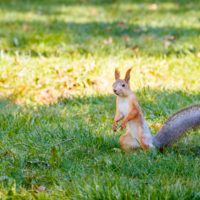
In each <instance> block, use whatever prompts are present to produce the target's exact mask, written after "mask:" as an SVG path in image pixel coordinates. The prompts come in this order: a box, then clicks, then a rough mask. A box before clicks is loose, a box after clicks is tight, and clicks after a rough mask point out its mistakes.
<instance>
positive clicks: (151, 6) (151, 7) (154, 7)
mask: <svg viewBox="0 0 200 200" xmlns="http://www.w3.org/2000/svg"><path fill="white" fill-rule="evenodd" d="M157 9H158V6H157V4H155V3H154V4H151V5H149V6H148V10H157Z"/></svg>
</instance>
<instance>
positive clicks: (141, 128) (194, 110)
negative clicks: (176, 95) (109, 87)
mask: <svg viewBox="0 0 200 200" xmlns="http://www.w3.org/2000/svg"><path fill="white" fill-rule="evenodd" d="M130 72H131V68H130V69H128V71H127V72H126V75H125V79H120V73H119V71H118V70H117V69H116V70H115V82H114V84H113V92H114V93H115V95H117V100H116V114H115V118H114V121H113V126H112V127H113V131H114V132H115V131H116V129H117V122H119V121H120V120H122V119H123V121H122V123H121V125H120V129H121V131H123V129H124V128H125V127H126V126H127V132H126V133H125V134H124V135H122V136H121V137H120V139H119V141H120V145H121V147H122V149H123V150H124V151H131V150H133V149H137V148H140V147H142V149H144V150H149V149H150V148H155V147H156V148H159V149H163V148H164V147H167V146H169V145H171V144H172V143H173V142H174V141H176V140H177V139H178V138H179V137H180V136H182V135H184V134H185V133H186V132H187V131H188V130H190V129H193V128H196V127H199V126H200V105H193V106H190V107H187V108H185V109H182V110H180V111H178V112H177V113H175V114H174V115H173V116H172V117H170V118H169V119H168V120H167V121H166V122H165V123H164V125H163V126H162V128H161V129H160V130H159V131H158V132H157V134H156V135H154V136H152V135H151V132H150V130H149V127H148V124H147V122H146V121H145V119H144V116H143V114H142V110H141V108H140V106H139V104H138V102H137V97H136V95H135V94H134V93H133V92H132V91H131V89H130V84H129V80H130Z"/></svg>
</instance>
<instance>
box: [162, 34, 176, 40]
mask: <svg viewBox="0 0 200 200" xmlns="http://www.w3.org/2000/svg"><path fill="white" fill-rule="evenodd" d="M176 38H177V36H176V35H174V36H173V35H165V39H166V40H170V41H173V40H175V39H176Z"/></svg>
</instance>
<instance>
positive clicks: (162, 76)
mask: <svg viewBox="0 0 200 200" xmlns="http://www.w3.org/2000/svg"><path fill="white" fill-rule="evenodd" d="M153 3H155V2H153V1H143V2H141V1H128V0H127V1H121V0H119V1H112V0H109V1H103V0H102V1H95V0H88V1H84V0H81V1H76V0H73V1H67V0H66V1H64V0H58V1H53V0H48V1H47V0H42V1H38V0H34V1H29V0H28V1H23V0H17V1H16V0H12V1H6V0H0V27H1V29H0V66H1V67H0V97H1V100H0V139H1V140H0V141H1V147H0V159H1V164H0V183H1V185H0V188H1V189H0V198H2V199H30V198H33V199H120V200H121V199H199V198H200V193H199V188H200V184H199V182H200V181H199V172H200V168H199V161H200V160H199V154H200V150H199V145H200V144H199V143H200V137H199V134H198V133H199V131H198V130H196V131H194V132H192V133H191V134H190V135H189V136H187V137H184V138H183V139H182V140H180V142H178V143H176V144H174V145H173V147H171V148H168V149H167V150H166V151H164V152H163V153H160V152H159V151H157V150H151V151H148V152H145V151H142V150H137V151H134V152H132V153H130V154H127V153H124V152H123V151H122V149H121V147H120V145H119V140H118V138H119V137H120V135H121V134H122V133H121V132H120V131H118V132H117V133H116V134H115V135H113V133H112V128H111V124H112V119H113V117H114V113H115V98H116V97H115V96H114V95H112V94H111V89H112V87H111V86H112V82H113V81H114V74H113V72H114V69H115V68H116V67H117V68H119V69H120V71H121V72H122V75H124V72H125V71H126V69H127V68H129V67H133V70H132V72H131V88H132V89H133V90H134V92H135V93H136V94H137V96H138V101H139V103H140V105H141V107H142V111H143V113H144V116H145V119H146V120H147V122H148V124H149V126H150V129H151V132H152V133H153V134H155V133H156V131H157V129H156V126H155V124H162V123H164V121H165V120H166V119H167V118H168V117H169V115H170V113H172V112H175V111H176V110H178V109H180V108H182V107H184V106H187V105H191V104H194V103H198V102H199V98H200V94H199V87H200V81H199V77H200V72H199V60H200V58H199V57H200V55H199V53H198V52H199V51H200V40H199V38H200V34H199V27H200V21H199V19H200V13H199V9H200V3H199V1H197V0H196V1H195V0H194V1H190V2H189V3H188V2H187V1H183V0H179V1H176V2H174V1H170V0H168V1H162V0H159V1H156V5H157V9H156V7H155V5H152V4H153ZM166 35H168V36H166ZM169 36H172V39H170V38H169ZM174 36H176V37H174ZM70 138H75V139H74V140H72V141H70V142H66V143H63V144H60V143H61V142H62V141H64V140H66V139H70ZM39 186H44V187H46V190H45V191H43V192H39V189H38V188H39Z"/></svg>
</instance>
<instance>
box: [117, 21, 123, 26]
mask: <svg viewBox="0 0 200 200" xmlns="http://www.w3.org/2000/svg"><path fill="white" fill-rule="evenodd" d="M124 25H125V24H124V22H119V23H118V24H117V26H124Z"/></svg>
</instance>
